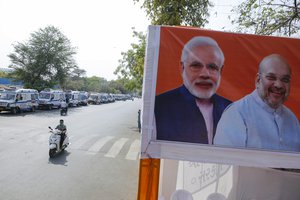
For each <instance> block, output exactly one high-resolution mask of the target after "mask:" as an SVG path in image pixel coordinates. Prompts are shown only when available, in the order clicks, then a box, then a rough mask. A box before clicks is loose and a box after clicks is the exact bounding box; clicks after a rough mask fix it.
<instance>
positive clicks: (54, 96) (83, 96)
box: [0, 89, 133, 114]
mask: <svg viewBox="0 0 300 200" xmlns="http://www.w3.org/2000/svg"><path fill="white" fill-rule="evenodd" d="M119 96H123V98H121V99H120V98H119ZM129 97H130V98H129ZM127 99H131V100H133V99H132V97H131V96H130V95H125V94H118V95H115V94H107V93H95V92H93V93H88V92H85V91H73V90H67V91H62V90H53V89H45V90H43V91H41V92H38V91H37V90H35V89H17V90H4V91H0V112H1V111H10V112H11V113H13V114H15V113H19V112H22V111H33V112H34V111H35V110H36V109H49V110H51V109H52V108H60V107H61V105H62V103H66V104H67V105H68V107H76V106H81V105H83V106H86V105H88V104H103V103H110V102H114V101H115V100H127Z"/></svg>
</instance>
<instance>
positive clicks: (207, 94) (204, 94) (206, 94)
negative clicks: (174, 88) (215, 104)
mask: <svg viewBox="0 0 300 200" xmlns="http://www.w3.org/2000/svg"><path fill="white" fill-rule="evenodd" d="M182 78H183V84H184V85H185V87H186V88H187V89H188V91H189V92H190V93H191V94H192V95H194V96H195V97H197V98H199V99H210V98H211V97H212V96H213V95H214V94H215V93H216V91H217V89H218V88H219V86H220V82H221V76H219V80H218V81H217V85H216V84H214V83H213V82H212V81H210V82H211V83H212V86H213V87H212V88H211V89H209V90H201V91H199V90H197V88H194V86H193V84H192V83H191V82H190V81H189V79H188V78H187V75H186V71H185V70H183V74H182Z"/></svg>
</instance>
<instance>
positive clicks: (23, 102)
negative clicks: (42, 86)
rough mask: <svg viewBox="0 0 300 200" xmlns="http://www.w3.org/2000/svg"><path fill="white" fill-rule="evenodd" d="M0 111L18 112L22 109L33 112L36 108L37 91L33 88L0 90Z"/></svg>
mask: <svg viewBox="0 0 300 200" xmlns="http://www.w3.org/2000/svg"><path fill="white" fill-rule="evenodd" d="M0 93H1V95H0V112H1V111H10V112H11V113H13V114H15V113H20V112H22V111H32V112H34V111H35V110H36V108H38V95H39V93H38V91H37V90H34V89H17V90H11V91H10V90H5V91H0Z"/></svg>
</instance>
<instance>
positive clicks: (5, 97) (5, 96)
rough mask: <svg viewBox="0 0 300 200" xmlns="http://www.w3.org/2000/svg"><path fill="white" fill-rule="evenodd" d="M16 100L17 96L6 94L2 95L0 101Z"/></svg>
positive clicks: (2, 93) (0, 94)
mask: <svg viewBox="0 0 300 200" xmlns="http://www.w3.org/2000/svg"><path fill="white" fill-rule="evenodd" d="M15 98H16V95H15V94H12V93H5V92H1V93H0V99H1V100H15Z"/></svg>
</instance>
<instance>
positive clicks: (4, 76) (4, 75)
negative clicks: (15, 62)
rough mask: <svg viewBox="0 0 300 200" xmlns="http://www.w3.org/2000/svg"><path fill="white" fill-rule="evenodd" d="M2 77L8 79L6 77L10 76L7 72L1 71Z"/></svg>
mask: <svg viewBox="0 0 300 200" xmlns="http://www.w3.org/2000/svg"><path fill="white" fill-rule="evenodd" d="M0 77H1V78H6V77H8V74H7V73H5V72H2V71H0Z"/></svg>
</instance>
